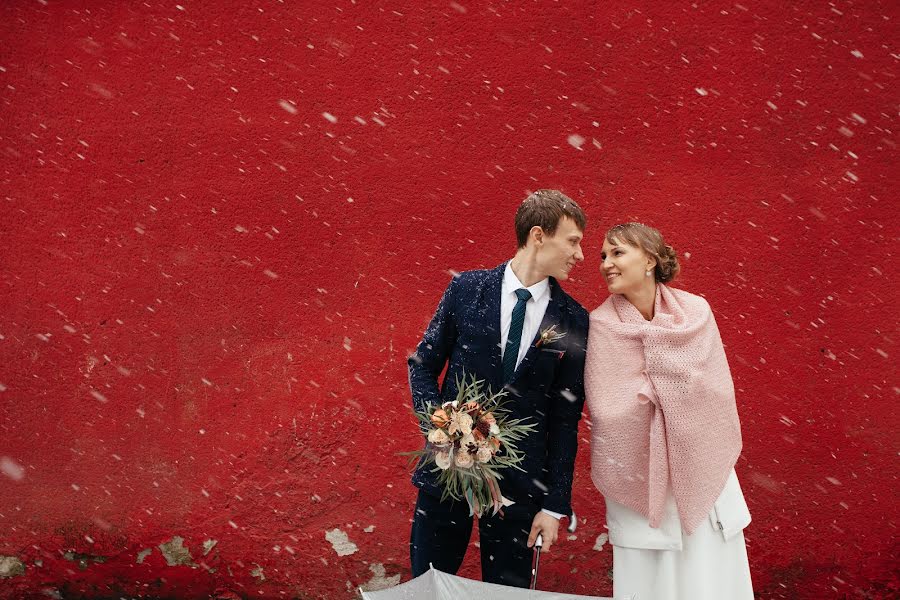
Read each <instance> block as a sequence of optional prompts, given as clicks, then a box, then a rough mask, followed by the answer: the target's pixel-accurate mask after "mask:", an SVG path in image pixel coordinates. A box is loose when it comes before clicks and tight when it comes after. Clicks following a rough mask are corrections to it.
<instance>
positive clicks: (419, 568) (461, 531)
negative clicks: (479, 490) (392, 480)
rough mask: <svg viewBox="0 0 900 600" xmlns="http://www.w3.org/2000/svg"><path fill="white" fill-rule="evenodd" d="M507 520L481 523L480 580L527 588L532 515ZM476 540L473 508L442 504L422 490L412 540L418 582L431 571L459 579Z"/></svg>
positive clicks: (497, 518)
mask: <svg viewBox="0 0 900 600" xmlns="http://www.w3.org/2000/svg"><path fill="white" fill-rule="evenodd" d="M507 512H508V513H509V514H508V515H507V516H506V517H505V518H504V517H501V516H500V515H499V514H498V515H496V516H484V517H481V518H479V519H478V532H479V534H480V536H481V578H482V580H483V581H487V582H490V583H499V584H502V585H509V586H513V587H522V588H527V587H528V586H529V585H530V584H531V561H532V556H533V551H532V549H531V548H529V547H527V546H526V545H525V544H526V543H528V533H529V531H531V521H532V519H533V518H534V512H533V511H518V512H516V511H507ZM471 535H472V517H470V516H469V505H468V504H467V503H466V502H465V501H463V502H454V501H452V500H449V499H448V500H447V501H445V502H441V499H440V498H439V497H436V496H432V495H431V494H429V493H427V492H423V491H421V490H419V498H418V499H417V500H416V512H415V516H414V517H413V524H412V531H411V533H410V536H409V537H410V540H409V557H410V562H411V563H412V574H413V577H418V576H419V575H421V574H422V573H425V572H427V571H428V568H429V563H430V564H433V565H434V568H435V569H437V570H438V571H443V572H445V573H451V574H454V575H455V574H456V572H457V571H458V570H459V567H460V565H461V564H462V562H463V557H464V556H465V555H466V548H467V547H468V545H469V538H470V537H471Z"/></svg>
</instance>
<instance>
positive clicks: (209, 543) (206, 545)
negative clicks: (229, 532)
mask: <svg viewBox="0 0 900 600" xmlns="http://www.w3.org/2000/svg"><path fill="white" fill-rule="evenodd" d="M218 543H219V540H213V539H209V540H204V541H203V556H206V555H207V554H209V553H210V551H211V550H212V549H213V548H215V546H216V544H218Z"/></svg>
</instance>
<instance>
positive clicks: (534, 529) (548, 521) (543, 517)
mask: <svg viewBox="0 0 900 600" xmlns="http://www.w3.org/2000/svg"><path fill="white" fill-rule="evenodd" d="M538 534H541V537H543V538H544V545H543V547H542V551H543V552H550V546H552V545H553V544H555V543H556V539H557V537H558V535H559V520H558V519H556V518H554V517H552V516H550V515H548V514H547V513H545V512H543V511H541V512H539V513H538V514H536V515H534V521H532V522H531V533H530V534H528V547H529V548H531V547H532V546H534V542H535V540H536V539H537V536H538Z"/></svg>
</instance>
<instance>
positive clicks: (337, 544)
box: [325, 528, 359, 556]
mask: <svg viewBox="0 0 900 600" xmlns="http://www.w3.org/2000/svg"><path fill="white" fill-rule="evenodd" d="M325 539H326V540H328V541H329V542H331V546H332V547H333V548H334V551H335V552H337V555H338V556H347V555H349V554H353V553H355V552H356V551H357V550H359V548H357V547H356V544H354V543H353V542H351V541H350V538H348V537H347V534H346V533H344V532H343V531H341V530H340V529H337V528H335V529H332V530H331V531H326V532H325Z"/></svg>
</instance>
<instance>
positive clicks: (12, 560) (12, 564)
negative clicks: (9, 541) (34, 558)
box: [0, 556, 25, 577]
mask: <svg viewBox="0 0 900 600" xmlns="http://www.w3.org/2000/svg"><path fill="white" fill-rule="evenodd" d="M24 574H25V563H23V562H22V561H21V560H19V558H18V557H16V556H0V577H18V576H19V575H24Z"/></svg>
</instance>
